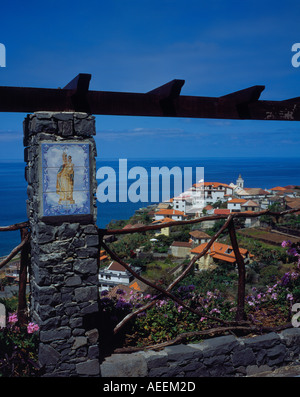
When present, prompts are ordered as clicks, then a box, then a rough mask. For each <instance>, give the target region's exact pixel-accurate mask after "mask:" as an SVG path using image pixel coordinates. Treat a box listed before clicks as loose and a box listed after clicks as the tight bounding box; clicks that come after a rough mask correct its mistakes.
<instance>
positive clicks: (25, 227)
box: [0, 222, 30, 325]
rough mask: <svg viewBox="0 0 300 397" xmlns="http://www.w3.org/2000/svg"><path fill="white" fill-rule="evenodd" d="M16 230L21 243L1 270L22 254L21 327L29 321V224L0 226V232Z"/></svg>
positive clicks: (19, 307) (19, 317) (19, 302)
mask: <svg viewBox="0 0 300 397" xmlns="http://www.w3.org/2000/svg"><path fill="white" fill-rule="evenodd" d="M15 230H20V234H21V242H20V244H19V245H17V247H15V248H14V249H13V250H12V251H11V252H10V254H9V255H7V257H6V258H5V259H3V260H2V261H1V262H0V269H2V268H3V267H4V266H5V265H7V264H8V263H9V262H10V261H11V260H12V259H13V258H14V257H15V256H16V255H17V254H18V253H19V252H20V270H19V294H18V320H19V324H20V325H24V324H25V323H26V321H27V303H26V284H27V271H28V268H29V263H30V243H29V238H30V232H29V222H21V223H16V224H14V225H10V226H0V232H8V231H15Z"/></svg>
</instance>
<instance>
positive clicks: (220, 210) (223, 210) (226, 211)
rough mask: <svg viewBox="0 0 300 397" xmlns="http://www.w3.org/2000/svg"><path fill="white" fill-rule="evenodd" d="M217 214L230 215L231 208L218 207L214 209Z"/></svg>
mask: <svg viewBox="0 0 300 397" xmlns="http://www.w3.org/2000/svg"><path fill="white" fill-rule="evenodd" d="M214 214H215V215H229V214H230V210H229V209H228V208H216V209H215V210H214Z"/></svg>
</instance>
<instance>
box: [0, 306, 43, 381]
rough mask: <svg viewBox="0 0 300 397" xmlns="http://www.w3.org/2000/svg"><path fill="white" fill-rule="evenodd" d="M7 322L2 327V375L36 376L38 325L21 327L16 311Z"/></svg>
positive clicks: (0, 330)
mask: <svg viewBox="0 0 300 397" xmlns="http://www.w3.org/2000/svg"><path fill="white" fill-rule="evenodd" d="M7 322H8V324H7V327H6V328H1V329H0V376H10V377H11V376H36V375H37V374H38V373H39V370H40V369H39V366H38V365H37V347H38V334H37V331H38V330H39V327H38V325H37V324H35V323H33V322H30V323H29V324H28V325H27V326H24V327H20V326H19V325H18V317H17V314H16V313H11V314H9V316H8V321H7Z"/></svg>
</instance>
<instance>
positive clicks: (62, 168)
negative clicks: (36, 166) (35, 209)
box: [41, 142, 91, 216]
mask: <svg viewBox="0 0 300 397" xmlns="http://www.w3.org/2000/svg"><path fill="white" fill-rule="evenodd" d="M41 158H42V184H41V186H42V215H43V216H58V215H88V214H90V213H91V200H90V145H89V144H88V143H66V142H64V143H58V142H55V143H49V142H47V143H45V142H43V143H41Z"/></svg>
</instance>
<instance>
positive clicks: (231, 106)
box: [0, 74, 300, 121]
mask: <svg viewBox="0 0 300 397" xmlns="http://www.w3.org/2000/svg"><path fill="white" fill-rule="evenodd" d="M90 78H91V75H89V74H79V75H78V76H77V77H75V79H73V80H72V81H71V82H70V83H69V84H67V85H66V86H65V87H64V88H63V89H49V88H30V87H29V88H27V87H0V112H23V113H32V112H36V111H54V112H60V111H82V112H87V113H91V114H95V115H98V114H99V115H101V114H102V115H119V116H147V117H182V118H185V117H187V118H208V119H235V120H242V119H243V120H245V119H247V120H290V121H300V101H299V98H294V99H289V100H283V101H262V100H258V99H259V97H260V94H261V92H262V91H263V89H264V86H253V87H249V88H246V89H244V90H240V91H237V92H234V93H231V94H227V95H224V96H221V97H201V96H184V95H180V92H181V88H182V86H183V84H184V80H173V81H171V82H169V83H167V84H165V85H163V86H161V87H158V88H156V89H154V90H152V91H149V92H148V93H131V92H111V91H90V90H89V82H90Z"/></svg>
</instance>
